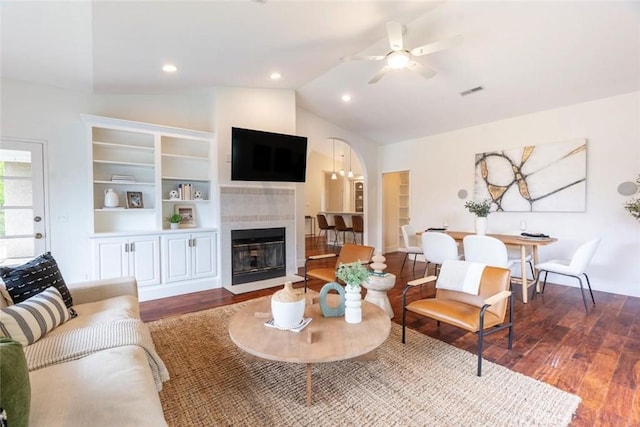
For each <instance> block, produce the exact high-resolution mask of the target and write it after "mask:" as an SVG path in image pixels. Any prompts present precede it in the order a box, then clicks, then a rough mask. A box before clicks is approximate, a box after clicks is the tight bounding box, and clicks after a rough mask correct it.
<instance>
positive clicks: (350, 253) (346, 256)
mask: <svg viewBox="0 0 640 427" xmlns="http://www.w3.org/2000/svg"><path fill="white" fill-rule="evenodd" d="M373 250H374V248H373V247H372V246H363V245H354V244H351V243H345V244H344V245H343V246H342V248H341V249H340V253H338V254H335V253H331V254H321V255H313V256H310V257H308V258H307V259H306V260H305V262H304V291H305V292H307V281H308V278H309V277H313V278H315V279H320V280H324V281H325V282H327V283H328V282H335V281H336V270H337V269H338V266H340V264H347V263H350V262H356V261H360V262H362V263H363V264H369V263H370V262H371V257H372V256H373ZM328 258H337V261H336V264H335V265H334V266H331V267H318V268H314V269H309V263H310V262H313V261H320V260H326V259H328Z"/></svg>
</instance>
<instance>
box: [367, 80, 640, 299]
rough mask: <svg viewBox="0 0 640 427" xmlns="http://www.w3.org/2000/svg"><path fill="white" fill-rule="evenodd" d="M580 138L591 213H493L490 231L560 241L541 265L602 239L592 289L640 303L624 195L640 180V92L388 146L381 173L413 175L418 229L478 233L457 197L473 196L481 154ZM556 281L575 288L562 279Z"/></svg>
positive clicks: (639, 236)
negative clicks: (621, 187)
mask: <svg viewBox="0 0 640 427" xmlns="http://www.w3.org/2000/svg"><path fill="white" fill-rule="evenodd" d="M480 96H481V95H480ZM573 138H586V139H587V147H588V148H587V209H586V212H580V213H509V212H500V213H492V214H491V215H489V232H496V233H500V232H518V224H519V222H520V220H522V219H524V220H526V222H527V225H528V229H529V230H531V231H539V232H544V233H547V234H550V235H552V236H554V237H557V238H558V239H559V241H558V242H557V243H554V244H552V245H549V246H546V247H543V248H541V251H540V253H541V254H540V257H541V260H548V259H550V258H566V257H569V256H570V255H571V254H572V253H573V251H574V249H575V248H576V247H577V246H578V245H579V244H580V243H581V242H583V241H585V240H587V239H589V238H591V237H594V236H600V237H602V243H601V245H600V247H599V249H598V251H597V252H596V255H595V257H594V259H593V261H592V263H591V265H590V267H589V269H588V274H589V276H590V278H591V284H592V286H593V287H594V289H598V290H602V291H607V292H613V293H619V294H625V295H633V296H640V223H638V222H637V221H636V220H634V219H633V218H632V217H631V215H629V214H628V213H627V212H626V211H625V210H624V209H623V207H622V206H623V204H624V202H625V201H626V200H628V199H629V198H628V197H625V196H621V195H619V194H618V193H617V191H616V188H617V186H618V184H620V183H621V182H624V181H635V179H636V178H637V177H638V174H639V173H640V92H633V93H629V94H625V95H620V96H615V97H611V98H606V99H602V100H597V101H592V102H586V103H581V104H576V105H572V106H568V107H564V108H559V109H554V110H548V111H543V112H539V113H535V114H528V115H524V116H519V117H514V118H511V119H507V120H501V121H496V122H492V123H487V124H484V125H480V126H474V127H470V128H465V129H459V130H456V131H453V132H447V133H443V134H439V135H434V136H428V137H424V138H419V139H416V140H411V141H404V142H401V143H398V144H393V145H389V146H385V147H382V148H381V149H380V159H381V168H382V172H391V171H397V170H404V169H408V170H410V171H411V182H410V189H411V190H410V191H411V195H410V200H411V217H412V219H411V220H412V223H413V224H414V225H415V226H416V227H417V228H426V227H434V226H440V225H441V224H442V222H443V219H446V220H447V221H448V223H449V228H450V229H453V230H467V231H472V230H473V216H472V215H471V214H470V213H468V212H467V211H466V209H465V208H464V200H460V199H458V197H457V193H458V190H459V189H466V190H467V191H468V192H469V195H470V196H469V197H472V195H473V184H474V160H475V154H476V153H481V152H485V151H491V150H496V149H501V148H511V147H522V146H525V145H536V144H544V143H549V142H558V141H565V140H569V139H573ZM637 196H639V195H637ZM550 280H551V281H552V282H555V283H566V284H572V285H575V283H574V282H575V281H574V280H572V279H570V278H569V279H568V280H567V279H565V278H563V277H561V276H553V277H550ZM596 303H597V301H596Z"/></svg>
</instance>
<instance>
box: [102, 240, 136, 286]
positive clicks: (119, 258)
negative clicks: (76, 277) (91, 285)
mask: <svg viewBox="0 0 640 427" xmlns="http://www.w3.org/2000/svg"><path fill="white" fill-rule="evenodd" d="M127 244H128V242H127V240H126V239H121V238H109V239H96V240H94V242H93V251H94V256H93V262H94V266H93V277H94V279H111V278H113V277H123V276H128V275H129V258H128V255H129V254H128V253H127V252H125V248H127V247H128V246H127Z"/></svg>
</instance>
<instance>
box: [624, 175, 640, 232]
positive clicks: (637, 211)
mask: <svg viewBox="0 0 640 427" xmlns="http://www.w3.org/2000/svg"><path fill="white" fill-rule="evenodd" d="M636 183H637V184H638V185H640V175H638V179H637V180H636ZM624 208H625V209H626V210H627V212H629V213H630V214H631V216H632V217H634V218H635V219H637V220H638V221H640V199H631V200H629V201H628V202H626V203H625V204H624Z"/></svg>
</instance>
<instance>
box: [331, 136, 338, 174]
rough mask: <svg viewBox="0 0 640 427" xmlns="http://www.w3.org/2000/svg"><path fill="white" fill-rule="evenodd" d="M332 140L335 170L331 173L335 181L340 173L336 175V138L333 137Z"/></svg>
mask: <svg viewBox="0 0 640 427" xmlns="http://www.w3.org/2000/svg"><path fill="white" fill-rule="evenodd" d="M331 141H333V172H332V173H331V179H332V180H334V181H335V180H336V179H338V175H336V140H335V138H331Z"/></svg>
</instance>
